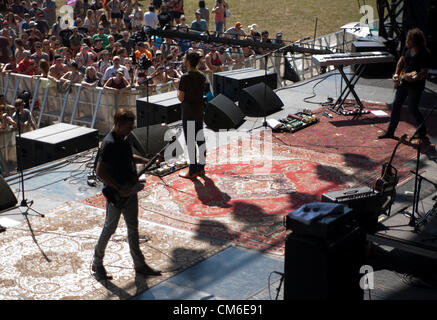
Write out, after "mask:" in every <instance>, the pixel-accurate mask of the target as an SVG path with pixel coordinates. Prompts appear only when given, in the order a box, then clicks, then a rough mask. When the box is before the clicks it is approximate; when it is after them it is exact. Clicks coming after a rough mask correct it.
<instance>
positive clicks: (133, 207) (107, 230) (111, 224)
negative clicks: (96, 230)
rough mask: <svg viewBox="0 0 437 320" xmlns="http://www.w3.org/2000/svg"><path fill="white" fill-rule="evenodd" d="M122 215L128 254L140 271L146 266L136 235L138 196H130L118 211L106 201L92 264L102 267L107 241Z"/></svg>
mask: <svg viewBox="0 0 437 320" xmlns="http://www.w3.org/2000/svg"><path fill="white" fill-rule="evenodd" d="M121 214H123V217H124V221H125V222H126V226H127V240H128V243H129V249H130V254H131V256H132V259H133V261H134V266H135V269H141V268H144V267H145V266H146V263H145V260H144V256H143V253H142V252H141V249H140V242H139V235H138V196H137V194H135V195H133V196H131V197H130V198H129V199H128V200H127V201H126V204H125V205H124V207H123V208H122V209H121V210H120V209H117V208H116V207H115V206H114V205H113V204H111V203H110V202H108V201H106V218H105V224H104V226H103V230H102V233H101V234H100V237H99V240H98V241H97V245H96V247H95V249H94V261H93V264H94V265H97V266H101V265H103V257H104V255H105V249H106V246H107V245H108V242H109V239H110V238H111V236H112V235H113V234H114V232H115V230H116V229H117V226H118V221H119V220H120V215H121Z"/></svg>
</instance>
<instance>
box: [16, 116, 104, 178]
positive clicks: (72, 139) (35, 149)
mask: <svg viewBox="0 0 437 320" xmlns="http://www.w3.org/2000/svg"><path fill="white" fill-rule="evenodd" d="M16 140H17V165H18V168H19V169H22V170H24V169H28V168H32V167H35V166H38V165H40V164H44V163H47V162H50V161H54V160H58V159H61V158H64V157H68V156H70V155H72V154H76V153H79V152H82V151H85V150H88V149H91V148H95V147H97V146H98V145H99V133H98V130H97V129H90V128H86V127H81V126H76V125H71V124H67V123H58V124H54V125H51V126H48V127H45V128H41V129H37V130H34V131H30V132H26V133H24V134H22V135H21V138H20V137H19V136H16Z"/></svg>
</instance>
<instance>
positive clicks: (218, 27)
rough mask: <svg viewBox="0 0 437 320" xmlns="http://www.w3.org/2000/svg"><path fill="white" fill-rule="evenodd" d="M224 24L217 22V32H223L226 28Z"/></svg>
mask: <svg viewBox="0 0 437 320" xmlns="http://www.w3.org/2000/svg"><path fill="white" fill-rule="evenodd" d="M224 24H225V23H224V22H216V23H215V31H217V32H223V26H224Z"/></svg>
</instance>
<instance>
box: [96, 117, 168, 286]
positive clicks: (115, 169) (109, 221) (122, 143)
mask: <svg viewBox="0 0 437 320" xmlns="http://www.w3.org/2000/svg"><path fill="white" fill-rule="evenodd" d="M134 121H135V115H134V113H133V112H132V111H130V110H126V109H118V110H117V111H116V113H115V115H114V127H113V129H112V130H111V131H110V132H109V133H108V134H107V135H106V137H105V138H104V139H103V141H102V145H101V147H100V150H99V152H98V154H97V159H96V161H97V166H96V174H97V176H98V177H99V178H100V180H101V181H102V182H103V183H104V188H103V192H104V193H105V189H106V191H107V190H108V189H110V190H115V191H116V192H117V193H118V194H119V195H120V196H121V197H124V198H125V199H126V201H124V202H123V204H122V206H120V205H116V204H115V203H112V202H110V201H109V200H108V199H107V200H106V219H105V224H104V226H103V230H102V233H101V235H100V238H99V240H98V242H97V244H96V247H95V250H94V259H93V264H92V271H93V272H95V275H96V277H97V278H100V279H103V280H110V279H112V277H111V276H110V275H108V274H107V273H106V270H105V268H104V266H103V257H104V254H105V249H106V246H107V244H108V241H109V239H110V238H111V236H112V235H113V234H114V232H115V230H116V228H117V225H118V221H119V220H120V215H121V214H123V217H124V220H125V222H126V225H127V238H128V242H129V248H130V253H131V256H132V259H133V262H134V266H135V272H136V273H137V274H141V275H144V276H157V275H161V272H160V271H157V270H153V269H152V268H151V267H149V266H148V265H147V264H146V262H145V259H144V256H143V254H142V252H141V249H140V246H139V235H138V196H137V193H136V192H135V190H132V189H133V187H132V182H133V181H136V182H137V173H136V168H135V163H143V164H145V163H147V159H145V158H143V157H140V156H137V155H135V154H133V153H132V148H131V145H130V144H129V142H128V141H127V139H126V138H127V136H128V135H129V134H130V132H131V131H132V130H133V128H134Z"/></svg>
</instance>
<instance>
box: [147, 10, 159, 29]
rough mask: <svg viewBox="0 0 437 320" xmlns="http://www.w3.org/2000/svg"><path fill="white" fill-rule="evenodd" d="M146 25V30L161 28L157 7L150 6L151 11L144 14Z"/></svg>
mask: <svg viewBox="0 0 437 320" xmlns="http://www.w3.org/2000/svg"><path fill="white" fill-rule="evenodd" d="M144 25H145V26H146V28H151V29H156V28H158V27H159V20H158V16H157V15H156V13H155V7H154V6H149V11H147V12H146V13H145V14H144Z"/></svg>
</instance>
